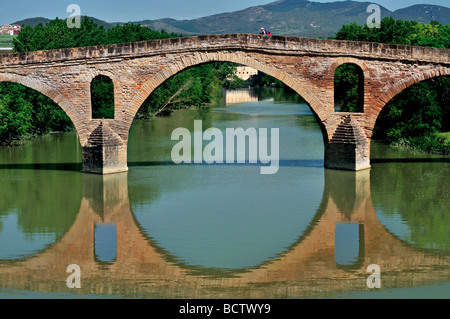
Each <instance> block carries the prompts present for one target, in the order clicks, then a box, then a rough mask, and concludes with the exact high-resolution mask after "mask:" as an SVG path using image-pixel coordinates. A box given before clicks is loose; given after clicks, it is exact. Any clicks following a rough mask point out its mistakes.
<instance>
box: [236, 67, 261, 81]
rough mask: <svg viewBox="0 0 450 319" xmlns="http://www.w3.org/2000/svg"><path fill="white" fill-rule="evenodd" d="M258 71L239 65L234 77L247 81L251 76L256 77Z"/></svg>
mask: <svg viewBox="0 0 450 319" xmlns="http://www.w3.org/2000/svg"><path fill="white" fill-rule="evenodd" d="M257 74H258V70H256V69H254V68H251V67H249V66H244V65H240V66H238V67H237V68H236V76H237V77H238V78H241V79H242V80H244V81H247V80H248V79H249V78H250V77H251V76H252V75H257Z"/></svg>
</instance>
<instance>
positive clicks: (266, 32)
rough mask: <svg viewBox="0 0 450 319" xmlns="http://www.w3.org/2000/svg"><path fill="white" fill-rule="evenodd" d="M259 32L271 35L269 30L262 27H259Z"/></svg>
mask: <svg viewBox="0 0 450 319" xmlns="http://www.w3.org/2000/svg"><path fill="white" fill-rule="evenodd" d="M261 34H264V35H272V34H271V33H270V32H269V31H267V30H264V28H261Z"/></svg>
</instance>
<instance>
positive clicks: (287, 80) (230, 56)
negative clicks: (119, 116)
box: [128, 52, 327, 139]
mask: <svg viewBox="0 0 450 319" xmlns="http://www.w3.org/2000/svg"><path fill="white" fill-rule="evenodd" d="M210 62H232V63H237V64H240V65H246V66H249V67H252V68H254V69H256V70H258V71H260V72H264V73H266V74H268V75H270V76H272V77H274V78H276V79H278V80H280V81H281V82H283V83H284V84H286V85H287V86H289V87H290V88H292V89H293V90H294V91H295V92H297V94H299V95H300V96H301V97H302V98H303V99H304V100H305V101H306V103H307V104H308V105H309V107H310V108H311V110H312V111H313V113H314V115H315V116H316V118H319V119H320V120H319V121H318V122H319V125H320V127H321V130H322V133H323V135H324V139H326V138H327V131H326V129H325V128H324V127H323V123H322V121H323V120H324V119H325V118H324V115H323V108H324V107H323V105H322V103H321V102H320V100H319V99H318V98H317V95H316V94H315V92H316V91H315V90H314V87H313V85H312V84H311V83H310V82H309V81H307V80H302V79H300V78H299V77H298V76H293V75H291V74H289V73H288V72H286V71H285V70H281V69H277V68H276V67H275V66H273V65H271V64H270V63H267V64H264V63H262V62H259V61H257V60H256V59H254V58H252V57H250V56H246V55H245V54H242V52H225V53H224V54H219V53H210V52H194V53H193V55H192V56H190V57H185V58H182V59H181V61H180V62H179V63H172V64H171V65H170V66H168V67H164V68H163V69H162V70H161V71H159V72H158V73H156V74H154V75H153V76H152V77H151V78H150V79H148V80H147V81H146V82H144V84H143V85H142V86H141V88H140V90H139V92H138V93H137V94H135V95H134V98H133V99H132V101H131V103H130V104H129V107H128V108H129V111H128V113H129V114H130V117H129V118H128V121H129V122H130V123H131V122H132V120H133V119H134V117H135V116H136V113H137V112H138V110H139V108H140V107H141V106H142V104H143V103H144V102H145V100H146V99H147V98H148V97H149V96H150V95H151V93H152V92H153V91H154V90H155V89H156V88H158V87H159V86H160V85H161V84H163V83H164V82H165V81H166V80H168V79H169V78H171V77H172V76H174V75H176V74H178V73H180V72H182V71H184V70H186V69H189V68H191V67H195V66H197V65H201V64H205V63H210ZM321 111H322V112H321ZM129 127H131V125H129Z"/></svg>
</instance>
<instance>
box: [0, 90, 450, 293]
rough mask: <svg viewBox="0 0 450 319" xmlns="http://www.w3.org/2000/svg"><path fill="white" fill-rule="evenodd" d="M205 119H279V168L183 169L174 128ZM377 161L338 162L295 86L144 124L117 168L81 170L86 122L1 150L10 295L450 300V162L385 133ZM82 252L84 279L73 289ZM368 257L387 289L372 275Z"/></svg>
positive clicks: (4, 267)
mask: <svg viewBox="0 0 450 319" xmlns="http://www.w3.org/2000/svg"><path fill="white" fill-rule="evenodd" d="M200 119H201V120H202V121H203V130H205V129H207V128H209V127H215V128H219V129H220V130H222V131H223V132H225V129H226V128H238V127H242V128H244V129H246V128H251V127H254V128H269V129H270V128H279V154H280V164H279V170H278V172H277V174H274V175H262V174H260V167H259V165H257V164H212V165H208V164H182V165H175V164H174V163H173V162H172V159H171V149H172V147H173V146H174V145H175V144H176V142H177V141H173V140H171V134H172V131H173V130H174V129H176V128H179V127H184V128H187V129H188V130H189V131H191V132H193V130H194V120H200ZM371 159H372V168H371V170H367V171H364V172H358V173H354V172H341V171H333V170H325V169H324V168H323V140H322V135H321V131H320V128H319V126H318V124H317V122H316V120H315V118H314V116H313V115H312V114H311V112H310V110H309V108H308V106H307V105H305V104H303V103H302V101H301V100H299V99H298V98H297V97H296V96H295V95H292V94H288V93H287V92H284V91H264V92H259V100H258V101H255V100H254V99H253V101H251V102H242V103H239V104H233V105H227V104H226V103H219V104H217V105H216V106H213V107H208V108H204V109H200V110H182V111H177V112H176V113H174V114H173V115H171V116H170V117H166V118H158V119H153V120H149V121H144V122H138V123H135V124H133V126H132V128H131V131H130V137H129V143H128V167H129V172H128V173H124V174H118V175H117V176H108V177H102V176H97V175H86V174H82V173H80V170H81V163H80V162H81V150H80V146H79V142H78V139H77V136H76V134H74V133H67V134H62V135H56V134H55V135H48V136H44V137H41V138H38V139H36V140H33V141H31V142H29V143H26V144H24V145H21V146H18V147H14V148H7V147H4V148H0V185H1V186H0V187H1V188H0V189H1V198H0V297H1V298H10V297H13V298H47V297H49V298H80V297H81V298H105V297H106V298H110V297H111V298H123V297H138V298H235V297H240V298H304V297H332V298H333V297H336V298H354V297H356V298H367V297H368V298H379V297H381V298H424V297H430V298H442V297H444V298H448V297H449V296H450V286H449V282H450V281H449V279H450V271H449V268H448V265H449V248H450V241H449V225H450V214H449V212H450V200H449V195H450V194H449V193H450V191H449V189H450V187H449V186H450V183H449V178H448V177H449V176H450V163H449V161H448V158H441V157H438V156H429V155H425V154H419V153H412V152H410V151H406V150H399V149H395V148H391V147H388V146H385V145H382V144H380V143H376V142H374V143H373V145H372V150H371ZM103 224H105V225H115V224H116V225H117V234H113V235H112V236H111V235H108V236H111V237H110V238H116V236H115V235H117V242H113V243H111V245H110V247H104V246H105V245H106V246H108V245H107V242H106V244H105V241H103V242H102V245H95V244H96V241H95V236H100V235H95V234H97V232H96V231H94V229H97V228H99V227H100V226H101V225H103ZM95 225H97V226H95ZM345 225H349V226H350V227H344V226H345ZM355 225H356V226H357V227H355ZM358 225H359V226H358ZM338 226H339V227H338ZM341 226H343V227H341ZM111 229H114V231H116V228H111ZM335 229H336V231H335ZM94 233H95V234H94ZM91 237H92V238H91ZM100 239H101V238H99V239H98V240H97V241H98V243H99V242H101V240H100ZM110 241H111V240H110ZM94 247H95V249H94ZM99 247H100V248H99ZM101 247H104V248H101ZM102 249H104V250H105V251H104V252H102V251H101V250H102ZM102 255H107V256H108V257H107V259H108V260H107V261H102V260H101V259H102ZM69 264H78V265H79V266H80V268H81V288H75V289H73V288H72V289H71V288H69V287H68V286H67V285H66V278H67V277H68V276H69V273H67V272H66V271H65V270H66V267H67V266H68V265H69ZM369 264H379V265H380V267H381V288H369V287H368V286H367V285H366V279H367V277H368V276H369V273H367V271H366V269H367V266H368V265H369ZM433 287H434V288H433Z"/></svg>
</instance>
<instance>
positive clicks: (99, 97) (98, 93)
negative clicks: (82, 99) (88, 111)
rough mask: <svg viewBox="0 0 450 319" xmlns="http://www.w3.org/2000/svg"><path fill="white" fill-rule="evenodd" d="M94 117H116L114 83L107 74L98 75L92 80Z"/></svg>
mask: <svg viewBox="0 0 450 319" xmlns="http://www.w3.org/2000/svg"><path fill="white" fill-rule="evenodd" d="M91 105H92V118H94V119H113V118H114V83H113V81H112V80H111V79H110V78H109V77H107V76H105V75H99V76H96V77H95V78H94V79H93V80H92V82H91Z"/></svg>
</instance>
